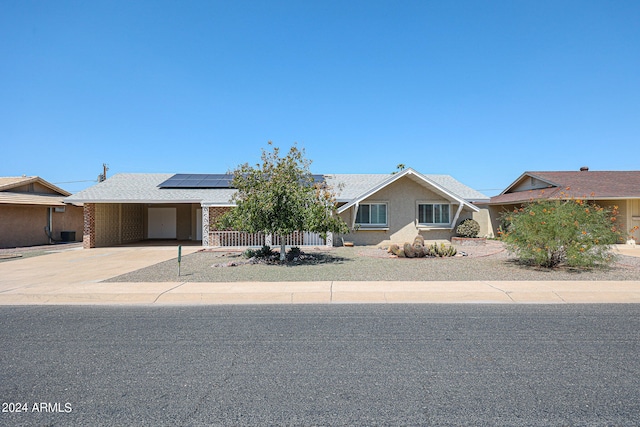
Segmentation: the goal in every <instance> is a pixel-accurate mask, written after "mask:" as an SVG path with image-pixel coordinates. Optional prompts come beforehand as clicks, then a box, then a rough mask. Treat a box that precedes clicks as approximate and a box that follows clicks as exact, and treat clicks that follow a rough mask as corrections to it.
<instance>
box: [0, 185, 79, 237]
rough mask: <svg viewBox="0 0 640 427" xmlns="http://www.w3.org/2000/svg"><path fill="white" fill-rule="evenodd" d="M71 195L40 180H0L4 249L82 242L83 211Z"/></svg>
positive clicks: (1, 234)
mask: <svg viewBox="0 0 640 427" xmlns="http://www.w3.org/2000/svg"><path fill="white" fill-rule="evenodd" d="M69 195H70V193H69V192H67V191H65V190H63V189H61V188H59V187H56V186H55V185H53V184H51V183H49V182H47V181H45V180H44V179H42V178H40V177H37V176H23V177H0V248H14V247H20V246H34V245H46V244H50V243H56V242H60V241H74V240H76V239H81V238H82V227H83V209H82V207H81V206H74V205H70V204H67V203H65V202H64V198H65V197H67V196H69Z"/></svg>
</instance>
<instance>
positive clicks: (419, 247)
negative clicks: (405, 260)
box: [413, 242, 426, 258]
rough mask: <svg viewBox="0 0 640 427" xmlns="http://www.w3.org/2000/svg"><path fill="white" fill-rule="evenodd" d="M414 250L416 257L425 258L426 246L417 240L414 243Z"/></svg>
mask: <svg viewBox="0 0 640 427" xmlns="http://www.w3.org/2000/svg"><path fill="white" fill-rule="evenodd" d="M413 251H414V252H415V253H416V258H424V256H425V255H426V253H425V250H424V246H423V245H421V244H420V243H417V242H414V243H413Z"/></svg>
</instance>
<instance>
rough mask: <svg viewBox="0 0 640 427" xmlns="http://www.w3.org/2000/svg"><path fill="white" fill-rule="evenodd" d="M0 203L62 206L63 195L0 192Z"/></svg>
mask: <svg viewBox="0 0 640 427" xmlns="http://www.w3.org/2000/svg"><path fill="white" fill-rule="evenodd" d="M0 204H3V205H39V206H64V205H65V204H64V196H61V195H60V196H56V195H53V194H52V195H48V196H47V195H43V194H33V193H12V192H9V191H2V192H0Z"/></svg>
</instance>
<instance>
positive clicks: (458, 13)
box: [0, 0, 640, 195]
mask: <svg viewBox="0 0 640 427" xmlns="http://www.w3.org/2000/svg"><path fill="white" fill-rule="evenodd" d="M0 61H1V63H0V64H1V66H0V147H1V151H2V159H1V161H0V176H20V175H22V174H26V175H39V176H41V177H43V178H44V179H46V180H48V181H50V182H53V183H58V184H59V185H60V186H61V187H63V188H65V189H67V190H69V191H71V192H76V191H79V190H81V189H83V188H86V187H88V186H90V185H92V183H91V182H75V183H70V182H71V181H90V180H95V179H96V177H97V175H98V174H99V173H101V171H102V163H107V164H108V165H109V168H110V170H109V173H108V174H109V175H111V174H115V173H119V172H176V173H178V172H179V173H221V172H226V171H227V170H229V169H232V168H234V167H235V166H237V165H238V164H240V163H244V162H249V163H256V162H257V161H258V160H259V156H260V149H261V148H263V147H266V146H267V141H269V140H272V141H273V142H274V144H275V145H277V146H280V147H281V148H283V149H284V150H286V149H288V147H289V146H290V145H291V144H292V143H293V142H297V143H298V145H299V146H300V147H302V148H304V149H305V150H306V154H307V157H308V158H309V159H311V160H312V161H313V164H312V170H313V172H314V173H331V172H335V173H386V172H392V171H393V170H395V168H396V165H397V164H399V163H404V164H406V165H407V166H411V167H413V168H414V169H417V170H418V171H420V172H423V173H444V174H450V175H452V176H454V177H455V178H457V179H458V180H460V181H462V182H464V183H465V184H467V185H469V186H471V187H474V188H476V189H478V190H481V191H484V192H485V193H486V194H488V195H494V194H497V193H499V190H501V189H503V188H505V187H506V186H507V185H508V184H510V183H511V182H512V181H513V180H514V179H515V178H517V177H518V176H519V175H520V174H521V173H522V172H524V171H525V170H577V169H578V168H579V167H580V166H583V165H586V166H589V167H590V168H591V169H592V170H638V169H640V155H639V152H640V140H639V138H638V136H639V135H640V1H636V0H633V1H624V0H619V1H609V0H603V1H589V0H577V1H562V0H552V1H546V0H531V1H516V0H506V1H476V0H473V1H441V0H438V1H428V0H421V1H391V0H389V1H374V0H367V1H328V0H316V1H311V0H308V1H307V0H293V1H274V0H265V1H258V0H256V1H242V0H233V1H229V0H225V1H213V0H208V1H159V0H154V1H129V0H127V1H115V0H109V1H98V0H91V1H84V0H81V1H72V2H70V1H65V0H56V1H28V0H17V1H16V0H1V1H0Z"/></svg>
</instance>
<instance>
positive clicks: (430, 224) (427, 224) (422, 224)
mask: <svg viewBox="0 0 640 427" xmlns="http://www.w3.org/2000/svg"><path fill="white" fill-rule="evenodd" d="M454 204H455V203H451V201H450V200H416V224H417V227H424V228H427V229H428V228H431V229H433V228H438V227H444V228H443V229H445V228H450V227H451V211H452V210H453V209H452V206H453V205H454ZM420 205H447V206H449V222H420ZM458 206H459V207H458V211H459V210H460V209H461V207H462V203H458Z"/></svg>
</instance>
